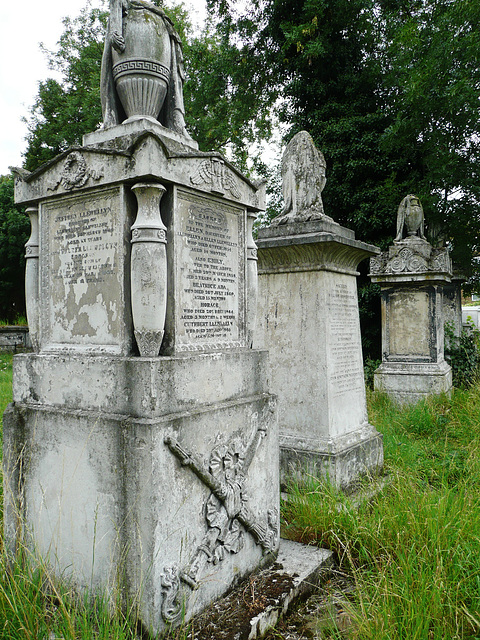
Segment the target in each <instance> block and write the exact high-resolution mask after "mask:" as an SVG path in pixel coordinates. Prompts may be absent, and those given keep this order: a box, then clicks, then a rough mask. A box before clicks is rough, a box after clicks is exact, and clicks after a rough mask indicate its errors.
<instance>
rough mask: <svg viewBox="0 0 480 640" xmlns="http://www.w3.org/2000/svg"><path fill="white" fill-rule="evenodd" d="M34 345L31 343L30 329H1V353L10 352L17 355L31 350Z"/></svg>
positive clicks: (10, 327) (14, 327) (5, 327)
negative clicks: (19, 352)
mask: <svg viewBox="0 0 480 640" xmlns="http://www.w3.org/2000/svg"><path fill="white" fill-rule="evenodd" d="M31 347H32V343H31V341H30V336H29V331H28V327H20V326H15V325H12V326H9V325H6V326H4V327H0V352H1V351H8V352H13V353H16V352H17V351H23V350H24V349H30V348H31Z"/></svg>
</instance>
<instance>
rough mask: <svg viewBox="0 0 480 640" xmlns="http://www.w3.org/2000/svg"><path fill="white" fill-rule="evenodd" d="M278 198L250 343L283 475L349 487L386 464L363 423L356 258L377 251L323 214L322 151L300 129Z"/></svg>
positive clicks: (263, 243)
mask: <svg viewBox="0 0 480 640" xmlns="http://www.w3.org/2000/svg"><path fill="white" fill-rule="evenodd" d="M282 180H283V196H284V202H285V208H284V211H283V213H282V214H281V215H280V216H279V217H277V218H275V219H274V220H273V222H272V224H271V226H270V227H267V228H264V229H260V230H259V233H258V240H257V244H258V264H259V295H258V331H257V340H258V342H257V344H258V345H261V346H262V347H265V348H267V349H268V350H269V353H270V375H271V384H272V389H273V390H274V392H275V393H276V394H277V395H278V403H279V404H278V411H279V432H280V460H281V477H282V482H285V481H286V480H287V479H288V478H291V477H296V478H298V479H301V478H303V477H305V475H307V474H314V475H320V476H324V477H325V476H328V478H329V479H330V481H331V482H333V483H334V484H336V485H337V486H340V487H342V488H344V489H352V488H354V487H355V485H356V483H357V481H358V480H359V479H360V478H361V477H362V476H364V475H367V474H377V473H379V472H380V471H381V469H382V467H383V446H382V436H381V435H380V434H379V433H378V432H377V431H376V429H375V428H374V427H373V426H372V425H370V424H369V422H368V417H367V405H366V392H365V380H364V374H363V357H362V345H361V338H360V320H359V311H358V300H357V282H356V277H357V275H358V273H357V266H358V264H359V262H360V261H361V260H363V259H365V258H367V257H369V256H371V255H375V254H377V253H379V250H378V249H377V248H376V247H374V246H372V245H368V244H365V243H364V242H359V241H358V240H356V239H355V234H354V233H353V231H350V229H345V228H344V227H341V226H340V225H339V224H337V223H336V222H334V220H332V218H330V217H328V216H326V215H325V213H324V210H323V203H322V197H321V192H322V190H323V187H324V185H325V160H324V158H323V155H322V154H321V153H320V152H319V151H318V150H317V149H316V147H315V145H314V143H313V140H312V138H311V136H310V135H309V134H308V133H307V132H306V131H302V132H300V133H298V134H297V135H296V136H295V137H294V138H293V139H292V140H291V142H290V143H289V144H288V146H287V148H286V150H285V153H284V156H283V159H282Z"/></svg>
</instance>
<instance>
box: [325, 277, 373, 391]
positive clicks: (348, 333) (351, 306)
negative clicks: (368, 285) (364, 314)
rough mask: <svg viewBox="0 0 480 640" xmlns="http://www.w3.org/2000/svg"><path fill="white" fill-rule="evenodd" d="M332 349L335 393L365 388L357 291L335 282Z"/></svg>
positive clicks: (331, 306) (331, 298)
mask: <svg viewBox="0 0 480 640" xmlns="http://www.w3.org/2000/svg"><path fill="white" fill-rule="evenodd" d="M327 304H328V308H329V310H330V313H329V336H330V346H329V350H330V353H331V354H332V360H333V371H332V375H331V381H332V384H333V387H334V394H335V395H336V396H338V395H342V394H343V393H346V392H348V393H350V392H351V391H361V390H362V389H363V384H364V383H363V368H362V362H361V358H360V357H359V344H360V333H359V326H358V303H357V298H356V295H355V292H354V291H352V290H351V289H350V288H349V287H348V286H347V285H346V284H338V283H337V284H336V285H335V288H334V289H333V290H332V291H331V292H330V294H329V298H328V303H327Z"/></svg>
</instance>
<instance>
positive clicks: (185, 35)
mask: <svg viewBox="0 0 480 640" xmlns="http://www.w3.org/2000/svg"><path fill="white" fill-rule="evenodd" d="M155 3H156V4H160V0H156V2H155ZM162 8H163V9H164V10H165V12H166V13H167V14H168V15H169V17H170V18H171V19H172V21H173V22H174V24H175V27H176V29H177V31H178V32H179V35H180V37H181V38H182V41H183V48H184V60H185V73H186V81H185V86H184V98H185V107H186V121H187V127H188V129H189V131H190V133H191V134H192V136H193V137H194V138H195V139H196V140H197V141H198V143H199V146H200V149H202V150H204V151H220V152H223V153H226V154H228V155H229V157H230V158H231V159H232V160H233V161H234V162H236V163H237V164H238V165H239V166H241V168H243V169H246V168H247V165H246V158H247V156H248V149H249V147H251V145H252V144H253V143H254V142H255V141H259V140H261V139H264V138H268V136H269V135H270V132H271V123H270V120H269V118H268V106H269V104H270V103H271V102H272V101H273V100H274V98H275V95H276V89H275V87H270V85H269V83H268V81H267V77H266V76H265V74H264V73H263V69H262V67H263V61H262V60H260V59H259V54H257V53H256V52H255V51H252V50H251V48H249V46H248V43H246V42H243V43H241V44H240V43H238V42H237V43H233V42H232V41H231V40H230V38H229V34H228V32H227V33H226V32H225V31H223V32H222V31H221V30H218V29H216V27H215V26H214V25H212V24H207V25H206V26H205V28H204V29H203V30H202V32H201V33H200V34H199V35H197V36H194V35H193V29H192V25H191V23H190V20H189V14H188V11H187V10H186V9H185V7H184V6H183V4H181V3H179V4H174V5H171V6H170V7H162ZM107 19H108V14H107V12H106V11H101V10H98V9H92V8H91V7H88V6H87V7H86V8H84V9H83V10H82V11H81V13H80V15H79V16H78V17H76V18H65V19H64V32H63V34H62V36H61V37H60V40H59V42H58V47H57V49H56V50H55V51H48V50H46V49H45V48H42V50H43V52H44V53H45V55H46V56H47V57H48V60H49V66H50V68H51V69H52V70H54V71H56V72H58V73H60V79H58V80H54V79H52V78H49V79H47V80H45V81H44V82H41V83H40V85H39V91H38V95H37V98H36V101H35V103H34V105H33V108H32V113H31V117H30V119H29V121H28V128H29V134H28V138H27V140H28V147H27V151H26V153H25V167H26V168H27V169H28V170H33V169H35V168H37V167H38V166H39V165H40V164H42V163H44V162H46V161H48V160H50V159H52V158H53V157H55V156H56V155H57V154H58V153H60V152H62V151H64V150H66V149H67V148H68V147H70V146H72V145H79V144H81V141H82V136H83V135H84V134H85V133H88V132H89V131H94V130H95V129H96V128H97V127H98V125H99V124H100V122H101V120H102V113H101V104H100V69H101V59H102V52H103V41H104V33H105V28H106V22H107ZM259 70H262V72H261V73H260V72H259Z"/></svg>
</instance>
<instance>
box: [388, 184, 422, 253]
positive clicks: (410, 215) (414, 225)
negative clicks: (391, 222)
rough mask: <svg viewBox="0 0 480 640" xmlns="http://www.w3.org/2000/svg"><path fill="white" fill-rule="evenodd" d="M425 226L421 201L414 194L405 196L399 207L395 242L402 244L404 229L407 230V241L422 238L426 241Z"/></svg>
mask: <svg viewBox="0 0 480 640" xmlns="http://www.w3.org/2000/svg"><path fill="white" fill-rule="evenodd" d="M424 225H425V218H424V215H423V207H422V205H421V202H420V200H419V199H418V198H417V196H414V195H412V194H409V195H408V196H405V198H404V199H403V200H402V201H401V203H400V206H399V207H398V213H397V236H396V238H395V240H394V242H401V240H402V239H403V229H404V227H406V229H407V239H408V238H420V239H422V240H426V238H425V235H424Z"/></svg>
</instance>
